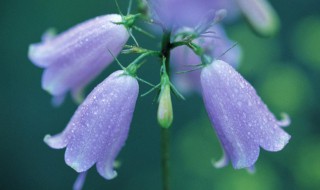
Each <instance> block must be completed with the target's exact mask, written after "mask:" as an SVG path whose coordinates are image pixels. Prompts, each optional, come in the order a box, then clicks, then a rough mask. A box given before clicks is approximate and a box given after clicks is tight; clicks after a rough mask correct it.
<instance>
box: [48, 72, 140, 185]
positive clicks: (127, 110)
mask: <svg viewBox="0 0 320 190" xmlns="http://www.w3.org/2000/svg"><path fill="white" fill-rule="evenodd" d="M138 92H139V86H138V82H137V80H136V79H135V78H134V77H132V76H130V75H128V74H126V72H125V71H116V72H114V73H113V74H111V75H110V76H109V77H108V78H106V79H105V80H104V81H103V82H102V83H100V84H99V85H98V86H97V87H96V88H95V89H94V90H93V91H92V92H91V93H90V94H89V95H88V96H87V98H86V99H85V100H84V102H83V103H82V104H81V105H80V106H79V107H78V109H77V111H76V112H75V114H74V115H73V117H72V118H71V120H70V122H69V124H68V125H67V127H66V128H65V130H64V131H63V132H62V133H60V134H57V135H55V136H50V135H47V136H46V137H45V138H44V141H45V142H46V143H47V144H48V145H49V146H50V147H52V148H55V149H61V148H64V147H66V152H65V162H66V163H67V165H69V166H70V167H72V168H73V169H74V170H76V171H77V172H79V173H80V172H85V171H87V170H88V169H89V168H91V167H92V166H93V165H94V164H96V167H97V170H98V172H99V174H100V175H101V176H103V177H104V178H106V179H112V178H114V177H116V175H117V173H116V172H115V171H114V170H113V165H114V160H115V158H116V157H117V155H118V153H119V151H120V150H121V148H122V147H123V145H124V144H125V141H126V139H127V136H128V132H129V127H130V123H131V120H132V116H133V112H134V108H135V104H136V101H137V97H138Z"/></svg>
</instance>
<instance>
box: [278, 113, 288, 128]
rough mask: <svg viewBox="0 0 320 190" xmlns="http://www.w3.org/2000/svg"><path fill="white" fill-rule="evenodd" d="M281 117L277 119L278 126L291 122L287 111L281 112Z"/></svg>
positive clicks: (284, 125) (286, 125) (285, 125)
mask: <svg viewBox="0 0 320 190" xmlns="http://www.w3.org/2000/svg"><path fill="white" fill-rule="evenodd" d="M281 117H282V119H281V120H280V121H278V125H279V126H280V127H288V126H289V125H290V124H291V119H290V116H289V115H288V114H287V113H281Z"/></svg>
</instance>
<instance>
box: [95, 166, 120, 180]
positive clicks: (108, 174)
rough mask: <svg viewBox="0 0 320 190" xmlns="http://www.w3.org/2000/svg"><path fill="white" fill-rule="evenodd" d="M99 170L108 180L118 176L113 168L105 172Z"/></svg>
mask: <svg viewBox="0 0 320 190" xmlns="http://www.w3.org/2000/svg"><path fill="white" fill-rule="evenodd" d="M98 172H99V174H100V175H101V176H102V177H104V178H105V179H107V180H111V179H114V178H116V177H117V176H118V173H117V172H116V171H115V170H112V169H110V170H107V171H104V172H100V170H98Z"/></svg>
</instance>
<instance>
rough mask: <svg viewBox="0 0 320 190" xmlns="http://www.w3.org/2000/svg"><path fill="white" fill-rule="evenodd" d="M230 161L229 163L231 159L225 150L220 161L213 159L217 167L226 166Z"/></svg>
mask: <svg viewBox="0 0 320 190" xmlns="http://www.w3.org/2000/svg"><path fill="white" fill-rule="evenodd" d="M228 163H229V159H228V156H227V155H226V153H225V152H223V156H222V158H220V160H218V161H215V160H212V165H213V167H215V168H223V167H226V166H227V165H228Z"/></svg>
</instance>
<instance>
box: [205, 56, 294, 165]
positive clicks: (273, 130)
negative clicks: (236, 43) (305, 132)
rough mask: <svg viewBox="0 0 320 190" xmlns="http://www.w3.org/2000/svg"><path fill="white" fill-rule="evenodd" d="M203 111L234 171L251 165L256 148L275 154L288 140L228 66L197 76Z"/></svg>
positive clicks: (214, 67)
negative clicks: (199, 81) (202, 99)
mask: <svg viewBox="0 0 320 190" xmlns="http://www.w3.org/2000/svg"><path fill="white" fill-rule="evenodd" d="M201 84H202V92H203V98H204V102H205V106H206V110H207V112H208V115H209V117H210V120H211V122H212V124H213V125H214V128H215V129H216V133H217V135H218V137H219V139H220V141H221V143H222V145H223V147H224V150H225V151H226V153H227V155H228V157H229V158H230V160H231V161H232V164H233V166H234V168H237V169H238V168H247V167H251V166H252V165H254V163H255V162H256V160H257V158H258V156H259V146H261V147H262V148H264V149H265V150H268V151H279V150H281V149H282V148H283V147H284V146H285V145H286V144H287V143H288V141H289V139H290V136H289V135H288V134H287V133H286V132H285V131H283V130H282V129H281V128H280V127H279V126H278V124H277V120H276V119H275V117H274V115H273V114H272V113H271V112H270V111H269V110H268V108H267V106H266V105H265V104H264V103H263V102H262V100H261V99H260V97H259V96H258V95H257V94H256V91H255V90H254V88H253V87H252V86H251V85H250V84H249V83H248V82H247V81H246V80H245V79H243V77H242V76H241V75H240V74H239V73H237V72H236V71H235V70H234V69H233V68H232V67H231V66H230V65H229V64H227V63H225V62H224V61H221V60H216V61H214V62H213V63H212V64H211V65H209V66H207V67H205V68H204V69H203V70H202V72H201Z"/></svg>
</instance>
